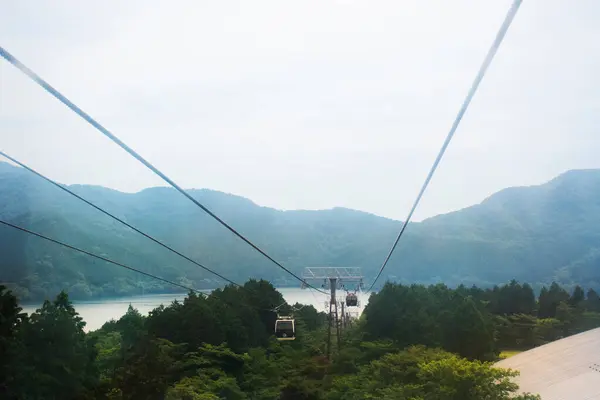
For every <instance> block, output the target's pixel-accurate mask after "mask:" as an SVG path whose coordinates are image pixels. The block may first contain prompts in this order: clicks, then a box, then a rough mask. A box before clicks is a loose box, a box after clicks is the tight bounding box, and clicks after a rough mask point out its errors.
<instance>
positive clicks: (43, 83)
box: [0, 46, 325, 293]
mask: <svg viewBox="0 0 600 400" xmlns="http://www.w3.org/2000/svg"><path fill="white" fill-rule="evenodd" d="M0 56H2V58H4V59H5V60H6V61H8V62H9V63H10V64H12V65H13V66H14V67H16V68H17V69H18V70H20V71H21V72H22V73H24V74H25V75H27V76H28V77H29V78H30V79H31V80H33V81H34V82H35V83H37V84H38V85H39V86H41V87H42V88H43V89H44V90H46V91H47V92H48V93H50V94H51V95H52V96H53V97H54V98H56V99H57V100H58V101H60V102H61V103H63V104H64V105H65V106H67V107H68V108H70V109H71V110H72V111H73V112H75V113H76V114H77V115H79V116H80V117H81V118H83V119H84V120H85V121H87V122H88V123H89V124H90V125H92V126H93V127H94V128H96V129H97V130H98V131H100V133H102V134H103V135H104V136H106V137H107V138H109V139H110V140H112V141H113V142H114V143H116V144H117V145H118V146H119V147H121V148H122V149H123V150H125V151H126V152H127V153H129V155H131V156H132V157H134V158H135V159H137V160H138V161H139V162H141V163H142V164H144V166H146V167H147V168H148V169H150V170H151V171H152V172H154V173H155V174H156V175H158V176H159V177H160V178H161V179H162V180H164V181H165V182H167V183H168V184H169V185H170V186H172V187H173V188H174V189H176V190H177V191H178V192H179V193H181V194H182V195H184V196H185V197H187V198H188V199H189V200H190V201H191V202H192V203H194V204H195V205H196V206H198V207H200V208H201V209H202V210H203V211H204V212H205V213H207V214H208V215H210V216H211V217H212V218H213V219H214V220H216V221H217V222H218V223H219V224H221V225H223V226H224V227H225V228H227V229H228V230H229V231H230V232H231V233H233V234H234V235H236V236H237V237H238V238H240V239H241V240H243V241H244V242H246V244H248V245H249V246H250V247H252V248H253V249H254V250H256V251H257V252H259V253H260V254H261V255H262V256H264V257H265V258H267V259H268V260H269V261H271V262H272V263H273V264H275V265H276V266H278V267H279V268H281V269H282V270H284V271H285V272H287V273H288V274H289V275H291V276H293V277H294V278H295V279H297V280H298V281H300V282H302V283H303V284H305V285H306V286H308V287H312V288H313V289H315V290H317V291H319V292H322V293H325V292H323V291H321V290H320V289H317V288H316V287H314V286H312V285H310V284H309V283H307V282H305V281H304V279H302V278H300V277H299V276H298V275H296V274H294V273H293V272H292V271H290V270H289V269H287V268H286V267H284V266H283V265H282V264H281V263H280V262H278V261H277V260H275V259H274V258H273V257H271V256H270V255H268V254H267V253H266V252H265V251H264V250H262V249H261V248H260V247H258V246H257V245H255V244H254V243H252V242H251V241H250V240H249V239H247V238H246V237H245V236H244V235H242V234H241V233H239V232H238V231H237V230H236V229H234V228H233V227H232V226H231V225H229V224H228V223H227V222H225V221H223V220H222V219H221V218H220V217H218V216H217V215H216V214H215V213H213V212H212V211H211V210H209V209H208V208H207V207H206V206H204V205H203V204H202V203H200V202H199V201H198V200H196V199H195V198H193V197H192V196H191V195H190V194H189V193H187V192H186V191H185V190H184V189H183V188H182V187H181V186H179V185H178V184H177V183H175V182H174V181H173V180H171V179H170V178H169V177H168V176H166V175H165V174H164V173H162V172H161V171H160V170H158V168H156V167H155V166H154V165H152V164H151V163H150V162H149V161H147V160H146V159H145V158H143V157H142V156H141V155H140V154H138V153H137V152H136V151H135V150H133V149H132V148H131V147H129V146H127V145H126V144H125V143H124V142H123V141H121V140H120V139H119V138H118V137H116V136H115V135H114V134H112V133H111V132H110V131H109V130H108V129H106V128H105V127H104V126H102V125H101V124H100V123H99V122H98V121H96V120H95V119H94V118H92V117H91V116H90V115H89V114H87V113H86V112H85V111H83V110H82V109H81V108H79V107H78V106H76V105H75V104H74V103H73V102H72V101H71V100H69V99H68V98H66V97H65V96H64V95H63V94H62V93H60V92H59V91H58V90H56V89H55V88H54V87H52V86H51V85H50V84H49V83H48V82H46V81H45V80H44V79H42V78H41V77H40V76H39V75H38V74H36V73H35V72H33V71H32V70H31V69H30V68H28V67H27V66H26V65H25V64H23V63H22V62H21V61H19V60H18V59H17V58H16V57H14V56H13V55H12V54H11V53H9V52H8V51H7V50H6V49H4V48H3V47H1V46H0Z"/></svg>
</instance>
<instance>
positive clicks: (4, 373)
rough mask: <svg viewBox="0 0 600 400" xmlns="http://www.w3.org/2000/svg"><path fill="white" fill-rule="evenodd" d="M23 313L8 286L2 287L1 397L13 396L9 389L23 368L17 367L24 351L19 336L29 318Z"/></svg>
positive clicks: (0, 288) (0, 337)
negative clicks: (20, 355) (19, 355)
mask: <svg viewBox="0 0 600 400" xmlns="http://www.w3.org/2000/svg"><path fill="white" fill-rule="evenodd" d="M21 311H22V308H21V307H19V305H18V302H17V298H16V297H15V296H14V295H13V294H12V292H11V291H10V290H7V288H6V286H3V285H0V397H5V398H9V396H11V393H9V390H8V389H9V387H11V386H12V385H13V384H14V383H13V382H14V380H15V375H16V374H19V372H20V371H21V368H22V366H21V365H17V363H18V354H19V352H20V351H22V344H21V342H20V340H19V338H18V335H19V330H20V328H21V326H22V324H23V323H24V322H25V321H26V317H27V316H26V314H25V313H21Z"/></svg>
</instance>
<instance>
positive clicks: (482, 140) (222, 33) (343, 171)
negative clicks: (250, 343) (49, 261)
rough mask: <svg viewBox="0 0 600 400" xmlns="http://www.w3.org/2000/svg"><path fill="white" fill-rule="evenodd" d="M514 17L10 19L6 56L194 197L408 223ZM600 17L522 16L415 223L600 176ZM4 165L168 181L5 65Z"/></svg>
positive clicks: (326, 6)
mask: <svg viewBox="0 0 600 400" xmlns="http://www.w3.org/2000/svg"><path fill="white" fill-rule="evenodd" d="M510 3H511V1H510V0H503V1H500V0H494V1H482V0H471V1H463V0H452V1H448V0H440V1H428V0H427V1H426V0H411V1H409V0H401V1H398V0H393V1H392V0H390V1H327V0H314V1H309V0H303V1H281V0H273V1H258V0H254V1H200V0H195V1H154V0H140V1H132V0H129V1H117V0H110V1H106V0H104V1H79V0H69V1H67V0H53V1H49V0H48V1H42V0H39V1H15V0H0V10H2V11H1V12H0V45H1V46H3V47H5V48H6V49H7V50H8V51H10V52H11V53H12V54H13V55H15V56H16V57H17V58H19V59H20V60H21V61H22V62H24V63H25V64H26V65H28V66H29V67H31V68H32V69H33V70H35V71H36V72H37V73H39V74H40V75H41V76H42V77H43V78H45V79H46V80H48V81H49V82H50V83H51V84H52V85H54V86H55V87H56V88H58V89H59V90H60V91H62V92H63V93H64V94H66V95H67V96H68V97H70V99H71V100H73V101H74V102H75V103H76V104H78V105H79V106H80V107H82V108H83V109H84V110H86V111H87V112H88V113H90V114H91V115H92V116H94V117H95V118H97V119H98V120H99V121H100V122H101V123H102V124H104V126H106V127H107V128H108V129H110V130H111V131H112V132H113V133H115V134H116V135H117V136H119V137H120V138H121V139H122V140H123V141H125V142H126V143H127V144H129V145H130V146H132V147H133V148H135V149H136V150H137V151H138V152H140V153H141V154H142V155H143V156H144V157H146V158H147V159H149V160H150V161H151V162H153V163H154V164H155V165H156V166H157V167H159V168H160V169H162V170H163V171H164V172H165V173H166V174H167V175H168V176H170V177H171V178H173V179H174V180H175V181H176V182H178V183H179V184H180V185H182V186H184V187H188V188H210V189H215V190H221V191H224V192H229V193H234V194H238V195H241V196H244V197H248V198H250V199H252V200H253V201H255V202H256V203H258V204H260V205H264V206H271V207H276V208H280V209H323V208H330V207H335V206H342V207H349V208H355V209H359V210H364V211H368V212H372V213H375V214H378V215H382V216H386V217H391V218H397V219H403V218H404V217H405V216H406V213H407V212H408V209H409V208H410V205H411V204H412V202H413V201H414V198H415V196H416V193H417V191H418V189H419V187H420V185H421V184H422V181H423V179H424V178H425V176H426V174H427V172H428V169H429V168H430V165H431V163H432V161H433V159H434V158H435V155H436V153H437V152H438V150H439V147H440V146H441V143H442V141H443V139H444V137H445V135H446V134H447V132H448V129H449V128H450V125H451V123H452V120H453V119H454V117H455V115H456V113H457V111H458V108H459V107H460V104H461V103H462V101H463V99H464V96H465V94H466V92H467V90H468V88H469V86H470V85H471V83H472V80H473V78H474V76H475V74H476V72H477V69H478V68H479V66H480V64H481V62H482V60H483V57H484V55H485V53H486V52H487V50H488V48H489V46H490V45H491V43H492V41H493V39H494V36H495V34H496V32H497V30H498V28H499V26H500V24H501V22H502V20H503V19H504V17H505V15H506V11H507V10H508V8H509V6H510ZM599 20H600V3H598V2H597V1H594V0H587V1H585V0H577V1H572V2H565V1H563V0H561V1H559V0H525V1H524V3H523V5H522V7H521V10H520V11H519V14H518V15H517V17H516V19H515V21H514V23H513V26H512V28H511V30H510V31H509V33H508V35H507V37H506V39H505V41H504V43H503V45H502V47H501V48H500V51H499V52H498V54H497V56H496V59H495V60H494V62H493V64H492V66H491V68H490V69H489V71H488V74H487V76H486V77H485V79H484V81H483V83H482V85H481V86H480V90H479V92H478V93H477V95H476V96H475V99H474V101H473V103H472V104H471V107H470V109H469V111H468V112H467V114H466V116H465V118H464V120H463V122H462V125H461V126H460V127H459V129H458V131H457V134H456V136H455V139H454V141H453V142H452V144H451V146H450V148H449V150H448V152H447V153H446V157H445V158H444V160H443V161H442V163H441V165H440V168H439V169H438V173H437V174H436V176H435V177H434V179H433V181H432V184H431V186H430V188H429V190H428V192H427V193H426V195H425V197H424V199H423V201H422V203H421V206H420V208H419V209H418V211H417V214H416V215H415V217H416V219H417V220H419V219H423V218H426V217H429V216H432V215H435V214H439V213H444V212H448V211H451V210H456V209H460V208H463V207H466V206H469V205H472V204H474V203H478V202H480V201H482V200H483V199H484V198H485V197H487V196H488V195H490V194H492V193H494V192H495V191H498V190H500V189H502V188H504V187H507V186H516V185H532V184H539V183H543V182H544V181H547V180H549V179H551V178H553V177H554V176H556V175H558V174H560V173H562V172H564V171H565V170H568V169H575V168H599V167H600V156H599V154H600V136H599V135H598V132H597V130H598V127H599V126H600V78H599V73H598V71H600V24H598V21H599ZM0 85H1V86H0V149H2V150H3V151H5V152H7V153H9V154H11V155H13V156H14V157H16V158H18V159H20V160H22V161H23V162H25V163H28V164H30V165H31V166H33V167H34V168H37V169H39V170H40V171H41V172H43V173H45V174H47V175H49V176H50V177H51V178H53V179H55V180H58V181H60V182H64V183H89V184H97V185H103V186H108V187H111V188H115V189H118V190H122V191H129V192H133V191H138V190H140V189H143V188H145V187H148V186H156V185H162V184H163V183H162V181H160V180H159V178H157V177H155V176H154V175H153V174H152V173H151V172H150V171H148V170H146V169H145V168H144V167H143V166H141V164H139V163H138V162H137V161H135V160H134V159H132V158H131V157H129V156H128V155H127V154H126V153H124V152H123V151H122V150H120V149H119V148H118V147H117V146H116V145H114V144H113V143H112V142H110V141H109V140H108V139H106V138H104V137H103V136H102V135H101V134H100V133H99V132H97V131H95V130H94V129H93V128H92V127H91V126H89V125H87V124H86V123H85V122H83V121H82V120H81V119H79V117H77V116H76V115H75V114H74V113H72V112H71V111H70V110H68V109H67V108H66V107H65V106H63V105H62V104H60V103H59V102H58V101H56V100H55V99H53V98H52V97H50V96H49V95H48V94H47V93H45V92H44V91H43V90H41V89H40V88H39V87H38V86H36V85H35V84H34V83H32V82H31V81H29V80H28V78H26V77H25V76H24V75H22V74H21V73H20V72H18V70H16V69H15V68H14V67H12V66H10V65H9V64H8V63H7V62H5V61H4V60H0Z"/></svg>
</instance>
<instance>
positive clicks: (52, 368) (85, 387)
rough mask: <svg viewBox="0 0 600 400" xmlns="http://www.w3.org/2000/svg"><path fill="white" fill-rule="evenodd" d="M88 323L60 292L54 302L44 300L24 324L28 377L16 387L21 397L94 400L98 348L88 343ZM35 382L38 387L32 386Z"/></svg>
mask: <svg viewBox="0 0 600 400" xmlns="http://www.w3.org/2000/svg"><path fill="white" fill-rule="evenodd" d="M84 327H85V322H83V320H82V319H81V317H80V316H79V314H77V312H76V311H75V309H74V308H73V305H72V304H71V302H70V301H69V297H68V296H67V294H66V293H65V292H61V293H60V294H59V295H58V296H57V297H56V299H55V300H54V301H53V302H50V301H45V302H44V304H43V305H42V308H41V309H39V310H37V311H36V312H35V313H33V314H32V315H31V317H30V319H29V321H28V322H27V323H26V324H24V325H23V329H22V332H21V335H20V336H21V340H22V343H23V353H22V354H21V356H22V357H23V358H22V359H21V360H20V362H21V363H22V364H24V365H26V372H27V373H26V375H24V376H20V377H19V378H20V380H19V381H18V382H15V387H16V388H17V391H18V392H19V393H20V397H21V398H27V399H65V398H73V399H74V398H78V399H85V398H95V397H96V396H95V394H94V393H95V390H96V388H97V386H98V372H97V369H96V365H95V359H96V349H95V346H94V342H93V340H87V339H86V335H85V332H84V331H83V328H84ZM32 382H35V384H32Z"/></svg>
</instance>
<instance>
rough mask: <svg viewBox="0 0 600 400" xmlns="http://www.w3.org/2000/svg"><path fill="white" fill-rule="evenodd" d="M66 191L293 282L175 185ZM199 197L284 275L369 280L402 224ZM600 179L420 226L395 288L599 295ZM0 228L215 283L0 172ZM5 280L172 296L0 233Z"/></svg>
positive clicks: (88, 211) (399, 264)
mask: <svg viewBox="0 0 600 400" xmlns="http://www.w3.org/2000/svg"><path fill="white" fill-rule="evenodd" d="M70 188H71V189H72V190H73V191H75V192H77V193H78V194H80V195H81V196H83V197H85V198H87V199H89V200H90V201H92V202H94V203H96V204H98V205H99V206H101V207H104V208H106V209H107V210H108V211H110V212H112V213H114V214H116V215H118V216H119V217H122V218H124V219H125V220H127V221H128V222H129V223H131V224H132V225H134V226H137V227H138V228H140V229H142V230H144V231H146V232H148V233H149V234H151V235H154V236H155V237H157V238H158V239H160V240H162V241H164V242H166V243H168V244H169V245H172V246H173V247H175V248H176V249H177V250H180V251H181V252H183V253H185V254H187V255H189V256H190V257H192V258H194V259H196V260H197V261H198V262H200V263H202V264H204V265H206V266H207V267H209V268H213V269H215V270H217V271H219V272H220V273H222V274H223V275H225V276H227V277H228V278H230V279H233V280H239V281H243V280H246V279H247V278H250V277H262V278H265V279H269V280H272V281H273V282H274V283H276V284H279V285H284V284H296V283H297V282H293V281H291V280H290V279H289V276H286V275H284V274H283V273H282V271H280V270H279V269H278V268H276V267H275V266H274V265H272V264H270V263H269V262H268V261H266V260H264V259H263V258H261V257H260V256H259V255H257V254H256V253H255V252H254V251H252V250H251V249H249V248H248V246H247V245H245V244H244V243H242V242H241V241H240V240H238V239H236V238H235V237H234V236H233V235H232V234H231V233H230V232H228V231H226V230H225V229H224V228H223V227H221V226H220V225H218V224H217V223H216V222H215V221H213V220H212V219H211V218H210V217H208V216H206V215H205V214H204V213H203V212H202V211H201V210H199V209H198V208H197V207H195V206H194V205H193V204H191V202H189V201H188V200H187V199H185V198H183V196H181V195H180V194H178V193H176V192H175V191H174V190H172V189H170V188H151V189H146V190H143V191H141V192H139V193H135V194H129V193H121V192H118V191H114V190H111V189H106V188H102V187H97V186H87V185H72V186H70ZM190 193H191V194H192V195H193V196H194V197H195V198H197V199H198V200H200V201H201V202H202V203H204V204H205V205H206V206H207V207H209V208H210V209H211V210H213V211H214V212H215V213H216V214H217V215H219V216H221V217H222V218H223V219H224V220H225V221H227V222H228V223H230V224H231V225H233V226H234V227H236V228H237V229H238V230H239V231H240V232H242V233H243V234H245V235H247V236H248V237H249V238H251V239H252V240H253V241H254V242H255V243H257V244H258V245H259V246H261V247H263V248H264V249H265V250H266V251H267V252H268V253H270V254H271V255H272V256H273V257H274V258H276V259H277V260H279V261H281V262H282V263H283V264H284V265H286V266H287V267H288V268H290V269H292V270H294V271H295V272H298V273H300V271H301V270H302V268H303V267H305V266H358V267H362V268H363V271H364V272H365V274H366V275H367V277H368V278H369V279H370V277H372V276H373V275H374V274H375V273H376V271H377V269H378V267H379V265H380V263H381V262H382V259H383V257H385V254H386V252H387V251H388V250H389V246H390V245H391V242H392V241H393V239H394V237H395V235H396V234H397V232H398V230H399V228H400V225H401V223H400V222H398V221H394V220H390V219H386V218H382V217H378V216H375V215H372V214H368V213H364V212H359V211H354V210H349V209H343V208H334V209H331V210H320V211H280V210H275V209H271V208H266V207H260V206H258V205H256V204H254V203H253V202H251V201H250V200H248V199H245V198H242V197H239V196H234V195H230V194H225V193H221V192H216V191H211V190H190ZM599 195H600V170H586V171H570V172H567V173H565V174H563V175H561V176H559V177H558V178H556V179H554V180H552V181H550V182H548V183H546V184H544V185H540V186H534V187H521V188H510V189H506V190H503V191H501V192H499V193H497V194H495V195H493V196H491V197H490V198H488V199H486V200H485V201H483V202H482V203H481V204H479V205H476V206H473V207H469V208H466V209H464V210H461V211H457V212H453V213H450V214H446V215H441V216H437V217H434V218H430V219H428V220H425V221H423V222H420V223H413V224H411V226H410V228H409V229H408V230H407V233H406V235H405V237H404V238H403V241H402V242H401V244H400V246H399V248H398V250H397V252H396V254H395V256H394V258H393V259H392V260H391V262H390V264H389V266H388V268H387V269H386V271H385V273H384V276H383V277H382V278H383V279H382V281H381V282H382V283H383V282H384V281H385V279H386V278H389V279H398V280H402V281H419V282H425V283H428V282H436V281H442V280H443V281H444V282H446V283H448V284H450V285H452V284H456V283H459V282H464V283H467V284H469V283H478V284H481V285H485V284H493V283H499V282H506V281H508V280H510V279H513V278H515V279H518V280H522V281H529V282H549V281H551V280H553V279H557V280H559V281H561V282H562V283H565V284H569V283H573V282H574V283H580V282H585V284H586V286H599V285H598V282H600V270H599V269H598V268H597V267H598V266H600V241H599V240H598V239H600V233H599V230H598V228H597V227H598V226H599V224H598V223H599V222H600V199H599ZM0 218H2V219H3V220H7V221H11V222H14V223H16V224H18V225H21V226H24V227H26V228H29V229H32V230H34V231H37V232H40V233H43V234H46V235H48V236H51V237H54V238H56V239H59V240H63V241H66V242H68V243H71V244H73V245H76V246H80V247H82V248H84V249H87V250H89V251H92V252H95V253H98V254H102V255H105V256H107V257H110V258H113V259H115V260H118V261H120V262H123V263H126V264H129V265H131V266H134V267H137V268H141V269H144V270H147V271H149V272H153V273H156V274H159V275H160V276H162V277H165V278H168V279H173V280H177V281H181V282H184V283H186V284H190V285H195V286H196V287H207V288H208V287H214V286H216V285H218V284H219V282H218V281H217V280H215V279H214V278H213V277H212V276H211V275H209V274H207V273H205V272H204V271H202V270H199V269H198V268H197V267H196V266H194V265H192V264H189V263H187V262H185V261H183V260H180V259H179V258H178V257H177V256H175V255H172V254H170V253H169V252H167V251H166V250H164V249H162V248H160V247H159V246H157V245H155V244H154V243H152V242H151V241H149V240H147V239H146V238H144V237H141V236H140V235H138V234H136V233H134V232H131V231H130V230H129V229H128V228H125V227H123V226H121V225H120V224H118V223H116V222H114V221H112V220H111V219H110V218H108V217H106V216H105V215H103V214H101V213H99V212H98V211H96V210H94V209H92V208H91V207H89V206H87V205H85V204H83V203H81V202H79V201H78V200H77V199H75V198H73V197H72V196H69V195H68V194H66V193H64V192H62V191H60V190H58V189H57V188H55V187H53V186H52V185H50V184H48V183H46V182H44V181H42V180H41V179H39V178H38V177H36V176H34V175H32V174H31V173H28V172H27V171H25V170H22V169H20V168H16V167H13V166H11V165H9V164H6V163H0ZM0 254H1V256H0V282H4V283H8V284H9V285H10V286H12V287H13V288H17V292H18V293H19V294H20V295H21V297H22V298H24V299H27V298H31V299H33V298H40V297H46V296H53V295H55V294H56V293H57V292H58V291H59V290H60V289H63V288H64V289H68V290H69V292H70V294H71V296H72V297H73V298H85V297H90V296H100V295H115V294H128V293H140V292H141V291H146V292H148V291H164V290H170V288H168V287H166V286H163V285H162V284H157V283H155V282H149V281H147V280H146V279H145V278H140V276H138V275H136V274H134V273H131V272H128V271H126V270H122V269H119V268H117V267H115V266H112V265H109V264H105V263H103V262H100V261H93V260H91V259H89V258H88V257H86V256H82V255H78V254H74V253H73V252H71V251H69V250H66V249H62V248H60V247H57V246H56V245H54V244H52V243H45V242H43V241H42V240H41V239H37V238H35V237H29V236H27V235H26V234H23V233H20V232H17V231H14V230H13V229H11V228H9V227H4V226H0Z"/></svg>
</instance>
